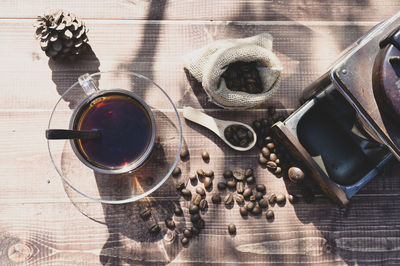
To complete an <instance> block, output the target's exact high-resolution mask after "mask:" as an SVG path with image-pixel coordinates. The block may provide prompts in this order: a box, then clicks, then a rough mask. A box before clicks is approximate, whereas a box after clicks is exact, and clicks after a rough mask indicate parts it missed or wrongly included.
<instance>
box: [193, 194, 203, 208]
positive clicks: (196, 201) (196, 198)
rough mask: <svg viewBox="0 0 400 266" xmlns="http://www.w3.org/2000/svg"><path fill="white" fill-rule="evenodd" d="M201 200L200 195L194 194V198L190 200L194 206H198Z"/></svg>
mask: <svg viewBox="0 0 400 266" xmlns="http://www.w3.org/2000/svg"><path fill="white" fill-rule="evenodd" d="M201 200H202V198H201V195H199V194H196V195H195V196H194V198H193V199H192V203H193V204H194V205H197V206H199V204H200V201H201Z"/></svg>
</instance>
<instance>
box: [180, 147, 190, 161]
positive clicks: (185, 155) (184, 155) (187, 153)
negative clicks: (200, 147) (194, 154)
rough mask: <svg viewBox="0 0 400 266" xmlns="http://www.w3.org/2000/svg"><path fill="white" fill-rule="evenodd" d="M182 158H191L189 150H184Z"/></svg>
mask: <svg viewBox="0 0 400 266" xmlns="http://www.w3.org/2000/svg"><path fill="white" fill-rule="evenodd" d="M180 156H181V159H186V158H187V157H188V156H189V151H188V150H187V149H182V150H181V154H180Z"/></svg>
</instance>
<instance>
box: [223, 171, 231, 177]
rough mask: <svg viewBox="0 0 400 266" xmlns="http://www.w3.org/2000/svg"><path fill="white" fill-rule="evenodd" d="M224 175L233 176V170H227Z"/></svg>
mask: <svg viewBox="0 0 400 266" xmlns="http://www.w3.org/2000/svg"><path fill="white" fill-rule="evenodd" d="M223 175H224V178H231V177H233V172H232V171H231V170H225V171H224V174H223Z"/></svg>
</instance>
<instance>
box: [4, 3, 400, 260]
mask: <svg viewBox="0 0 400 266" xmlns="http://www.w3.org/2000/svg"><path fill="white" fill-rule="evenodd" d="M50 2H51V4H50ZM58 8H63V9H65V10H70V11H72V12H74V13H75V14H76V15H77V16H78V17H80V18H82V19H84V20H85V21H86V24H87V26H88V28H89V30H90V31H89V33H88V36H89V40H90V45H91V47H92V50H93V52H94V56H93V55H92V56H83V57H82V59H81V60H80V61H79V62H76V63H61V62H52V61H49V59H48V58H47V57H46V56H45V55H44V53H43V52H42V51H41V50H40V47H39V43H38V41H36V40H35V39H34V37H33V34H34V29H33V28H32V24H33V22H34V18H35V17H36V16H37V15H41V14H43V13H44V12H45V11H48V10H56V9H58ZM399 9H400V2H399V1H396V0H377V1H366V0H358V1H351V0H339V1H317V0H287V1H283V0H279V1H275V0H270V1H258V0H234V1H231V0H219V1H212V0H205V1H192V0H189V1H183V0H158V1H151V0H142V1H140V0H137V1H136V0H115V1H104V0H97V1H94V0H92V1H77V0H71V1H60V0H55V1H27V0H25V1H22V0H20V1H18V0H17V1H11V0H4V1H1V3H0V75H1V79H0V90H1V91H0V93H1V97H0V103H1V106H0V136H1V139H0V144H1V149H0V159H1V164H0V175H1V178H0V265H14V264H21V265H100V264H103V265H138V264H139V265H140V264H168V263H170V264H173V265H175V264H180V265H192V264H193V265H195V264H197V265H202V264H206V263H212V264H227V265H236V264H246V265H269V264H317V265H323V264H327V265H331V264H332V265H333V264H335V265H336V264H337V265H346V264H349V265H364V264H366V265H383V264H400V197H399V195H400V193H399V190H400V180H399V178H400V174H399V173H400V165H399V164H398V163H394V162H391V163H390V164H388V165H387V166H386V167H385V169H384V171H383V172H382V173H381V174H380V175H379V176H378V177H376V178H374V179H373V180H372V181H371V182H370V183H369V184H368V185H367V186H366V187H364V188H363V189H362V190H361V191H360V192H359V193H358V194H357V195H356V196H354V198H353V199H352V200H351V203H350V205H349V206H348V207H347V208H346V209H341V208H339V207H337V206H335V205H333V204H332V203H331V202H330V201H329V200H328V199H327V197H326V196H325V195H323V194H322V193H321V191H320V190H319V189H318V187H317V186H316V185H312V190H313V191H314V193H315V194H316V197H315V200H314V202H313V203H312V204H307V203H305V202H304V199H303V198H300V202H299V203H298V204H295V205H292V204H289V203H287V204H286V205H285V206H284V207H279V206H272V207H270V209H272V210H274V212H275V220H274V221H273V222H268V221H267V220H266V219H265V216H264V214H263V216H261V217H259V218H257V217H252V216H251V217H248V219H242V218H241V217H240V215H239V213H238V206H237V205H235V206H234V207H233V208H232V209H226V208H225V207H224V206H223V205H219V206H215V205H212V204H210V207H209V208H208V211H207V212H206V213H205V214H203V218H204V220H205V222H206V226H205V229H204V230H203V231H202V232H201V234H200V235H199V236H197V237H195V238H193V239H192V240H191V241H190V244H189V245H188V246H187V247H182V245H181V244H180V242H179V239H180V237H181V235H182V228H183V227H184V226H189V225H190V221H189V216H188V214H187V213H186V211H187V208H186V207H187V203H186V202H185V201H184V200H183V199H182V198H179V196H178V195H177V194H176V193H175V191H174V188H173V183H174V182H175V181H176V180H172V179H170V180H169V181H168V182H167V183H165V184H164V185H163V187H162V188H161V190H160V191H158V192H156V193H155V194H154V195H152V197H150V198H149V199H150V202H152V204H153V205H154V208H153V209H154V210H155V211H154V215H153V216H154V219H155V220H156V221H157V222H158V223H159V224H160V226H161V227H162V231H161V233H160V234H159V235H158V236H157V237H154V236H150V235H149V234H148V232H147V228H146V224H145V223H144V222H143V221H142V220H141V218H139V216H138V206H139V205H140V203H132V204H125V205H106V204H105V205H102V204H99V203H97V202H94V201H91V200H89V199H84V198H79V197H75V196H73V195H72V194H71V193H70V189H68V187H65V186H64V185H63V182H62V181H61V179H60V177H59V176H58V174H57V172H56V171H55V169H54V167H53V166H52V164H51V161H50V157H49V154H48V150H47V144H46V140H45V137H44V131H45V129H46V128H47V124H48V120H49V117H50V113H51V110H52V108H53V106H54V104H55V102H56V101H57V100H58V99H59V97H60V94H61V93H62V92H63V91H65V89H66V88H68V87H69V86H70V85H71V84H72V83H73V82H75V81H76V78H77V77H78V76H79V75H80V74H83V73H85V72H89V73H93V72H97V71H99V70H100V71H106V70H129V71H134V72H138V73H141V74H143V75H145V76H147V77H149V78H151V79H153V80H154V81H155V82H157V83H158V84H160V85H161V86H162V87H163V88H164V89H165V90H166V91H167V92H168V93H169V94H170V96H171V97H172V99H173V101H174V102H175V103H176V105H177V107H178V108H179V111H180V112H181V111H182V107H183V106H186V105H188V106H192V107H196V108H205V109H207V111H208V112H209V113H211V114H213V115H215V116H217V117H221V118H222V117H223V118H234V119H237V120H240V121H243V122H251V121H252V120H254V119H256V118H262V117H264V116H265V114H266V109H265V108H266V107H268V106H275V107H277V108H278V109H279V111H284V109H288V110H293V109H294V108H296V107H297V106H298V100H297V99H298V97H299V95H300V93H301V91H302V89H303V88H304V87H305V86H306V85H307V84H309V83H310V82H311V81H313V80H314V79H316V78H317V77H319V75H321V74H322V73H323V72H324V71H325V70H326V69H327V68H328V67H329V64H330V63H331V62H333V60H334V59H335V58H336V57H337V56H338V55H339V53H340V52H341V51H342V50H343V49H344V48H346V47H347V46H348V45H350V44H351V43H352V42H353V41H355V40H356V39H357V38H358V37H360V36H362V35H363V34H364V33H365V32H366V31H367V30H368V29H369V28H371V27H372V26H374V25H375V24H376V23H378V22H379V21H382V20H384V19H387V18H389V17H390V16H392V15H394V14H395V13H396V12H397V11H398V10H399ZM264 31H267V32H269V33H270V34H272V35H273V37H274V51H275V53H276V54H277V56H278V57H279V58H280V60H281V62H282V64H283V68H284V71H283V73H282V84H281V88H280V90H279V91H278V92H277V93H276V94H275V95H274V96H273V98H272V99H271V100H270V101H268V102H267V103H265V104H263V105H262V106H261V107H258V108H256V109H252V110H249V111H234V112H232V111H224V110H221V109H219V108H217V107H215V106H214V105H212V104H211V103H208V102H207V99H206V98H205V97H204V94H201V93H198V94H195V93H194V92H193V90H192V88H191V86H190V84H189V82H188V80H187V78H186V75H185V73H184V71H183V59H182V58H183V56H184V55H185V54H187V53H189V52H190V51H193V50H194V49H196V48H199V47H202V46H204V45H206V44H208V43H210V42H212V41H213V40H217V39H223V38H238V37H247V36H252V35H255V34H258V33H261V32H264ZM182 122H183V135H184V139H185V142H186V144H187V146H188V148H189V151H190V156H191V157H190V158H191V159H190V160H189V161H187V162H179V165H180V166H181V167H182V169H183V170H182V171H183V175H182V177H181V178H187V176H188V175H189V173H193V172H194V171H196V169H198V168H204V169H213V170H214V171H215V181H214V190H216V183H217V182H218V180H220V179H222V172H223V171H224V169H227V168H232V169H235V168H245V167H253V168H254V169H255V175H256V178H257V182H260V183H264V184H266V186H267V192H268V193H270V192H283V193H287V191H289V190H290V191H292V192H294V193H297V192H298V190H299V188H298V187H297V186H295V185H292V184H290V183H288V182H285V181H284V180H283V179H281V178H277V177H275V176H274V175H272V174H271V173H269V172H268V171H267V170H265V169H262V168H261V167H259V166H258V164H257V151H256V150H252V151H250V152H246V153H244V154H242V153H239V152H234V151H232V150H230V149H228V148H227V147H226V146H224V144H223V143H222V142H221V141H220V140H218V139H217V138H216V137H215V135H213V134H212V133H210V132H209V131H207V130H205V129H203V128H200V127H199V126H197V125H194V124H191V123H187V122H185V121H183V120H182ZM205 150H206V151H208V152H209V153H210V156H211V160H210V163H208V164H205V163H203V162H202V160H201V158H200V153H201V151H205ZM169 202H172V203H174V204H180V205H182V206H183V207H184V211H185V217H184V218H177V224H178V228H177V230H176V231H168V230H166V228H165V225H164V219H165V218H166V217H167V216H171V215H172V209H171V208H168V207H165V206H169V205H168V203H169ZM230 222H234V223H235V224H236V226H237V234H236V235H235V236H230V235H229V234H228V233H227V230H226V227H227V224H228V223H230Z"/></svg>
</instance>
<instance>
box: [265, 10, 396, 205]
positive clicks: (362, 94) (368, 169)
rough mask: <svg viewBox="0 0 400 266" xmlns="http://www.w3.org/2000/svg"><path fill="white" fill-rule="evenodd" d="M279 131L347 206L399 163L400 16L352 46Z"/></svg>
mask: <svg viewBox="0 0 400 266" xmlns="http://www.w3.org/2000/svg"><path fill="white" fill-rule="evenodd" d="M301 102H302V106H301V107H300V108H299V109H297V110H296V111H295V112H294V113H293V114H291V115H290V116H289V117H288V118H287V119H286V120H285V121H283V122H278V123H276V124H275V125H274V126H273V130H274V133H275V134H276V135H277V137H278V138H279V139H280V140H281V142H282V143H283V144H284V145H285V146H286V147H287V148H288V150H289V151H290V152H291V154H292V155H293V156H294V157H296V158H297V159H298V160H300V161H302V162H304V165H305V167H306V168H308V169H307V170H308V171H307V172H308V174H309V175H311V176H312V177H313V178H314V180H315V181H317V183H318V184H319V185H320V187H321V188H322V190H323V191H324V192H325V193H326V194H327V195H328V197H329V198H331V199H332V200H333V201H334V202H336V203H338V204H339V205H341V206H344V205H346V204H347V203H348V201H349V200H350V198H351V197H352V196H353V195H354V194H355V193H356V192H357V191H358V190H359V189H360V188H362V187H363V186H364V185H365V184H366V183H367V182H368V181H369V180H371V179H372V178H373V177H374V176H376V175H377V174H378V170H379V169H380V168H381V167H382V166H383V165H384V164H385V163H386V162H387V161H388V160H389V159H390V158H391V157H393V156H394V157H395V158H397V160H399V161H400V13H397V14H396V15H395V16H393V17H391V18H390V19H388V20H386V21H383V22H381V23H380V24H378V25H376V26H375V27H374V28H372V29H371V30H370V31H369V32H368V33H367V34H365V35H364V36H363V37H361V38H360V39H359V40H358V41H356V42H355V43H354V44H353V45H351V46H350V47H349V48H348V49H347V50H346V51H345V52H344V53H343V54H342V56H341V57H340V58H339V59H338V60H337V61H336V62H335V64H334V65H333V67H332V68H331V69H330V70H329V71H328V72H327V73H325V74H324V75H322V76H321V77H320V78H319V79H318V80H316V81H315V82H313V83H312V84H311V85H310V86H308V87H307V88H306V89H305V90H304V92H303V95H302V99H301Z"/></svg>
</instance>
